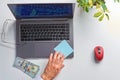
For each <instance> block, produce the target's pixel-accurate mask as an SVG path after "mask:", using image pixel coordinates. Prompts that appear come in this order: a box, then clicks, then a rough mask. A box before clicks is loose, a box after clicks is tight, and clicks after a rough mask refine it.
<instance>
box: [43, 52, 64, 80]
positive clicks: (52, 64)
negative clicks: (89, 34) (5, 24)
mask: <svg viewBox="0 0 120 80" xmlns="http://www.w3.org/2000/svg"><path fill="white" fill-rule="evenodd" d="M63 61H64V56H63V55H62V54H60V53H58V52H55V54H54V55H53V53H51V54H50V57H49V61H48V64H47V66H46V68H45V70H44V72H43V74H42V75H41V77H42V78H43V80H53V79H54V78H55V77H56V76H57V74H58V73H59V72H60V71H61V69H62V68H63V67H64V64H63Z"/></svg>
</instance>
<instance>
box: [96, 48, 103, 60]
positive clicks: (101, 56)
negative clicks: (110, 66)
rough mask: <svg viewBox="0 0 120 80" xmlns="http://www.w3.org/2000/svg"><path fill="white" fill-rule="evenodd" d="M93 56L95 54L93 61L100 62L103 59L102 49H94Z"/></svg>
mask: <svg viewBox="0 0 120 80" xmlns="http://www.w3.org/2000/svg"><path fill="white" fill-rule="evenodd" d="M94 54H95V59H96V60H97V61H101V60H102V59H103V57H104V50H103V47H101V46H96V47H95V48H94Z"/></svg>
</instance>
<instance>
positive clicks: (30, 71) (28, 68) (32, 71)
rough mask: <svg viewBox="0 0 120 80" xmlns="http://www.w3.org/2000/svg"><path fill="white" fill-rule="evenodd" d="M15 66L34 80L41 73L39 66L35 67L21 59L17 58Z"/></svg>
mask: <svg viewBox="0 0 120 80" xmlns="http://www.w3.org/2000/svg"><path fill="white" fill-rule="evenodd" d="M13 66H14V67H16V68H18V69H19V70H21V71H23V72H24V73H26V74H27V75H29V76H30V77H32V78H34V77H35V76H36V74H37V73H38V71H39V66H38V65H35V64H33V63H31V62H29V61H27V60H25V59H22V58H20V57H16V59H15V61H14V64H13Z"/></svg>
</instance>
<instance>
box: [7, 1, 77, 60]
mask: <svg viewBox="0 0 120 80" xmlns="http://www.w3.org/2000/svg"><path fill="white" fill-rule="evenodd" d="M8 7H9V9H10V11H11V12H12V14H13V15H14V16H15V18H16V56H17V57H21V58H24V59H27V58H48V57H49V55H50V53H54V48H55V47H56V46H57V45H58V44H59V43H60V42H61V41H63V40H66V41H67V42H68V43H69V44H70V46H71V47H72V48H73V14H74V7H75V4H74V3H39V4H36V3H32V4H8ZM73 56H74V52H73V53H72V54H70V55H69V56H68V57H67V58H72V57H73Z"/></svg>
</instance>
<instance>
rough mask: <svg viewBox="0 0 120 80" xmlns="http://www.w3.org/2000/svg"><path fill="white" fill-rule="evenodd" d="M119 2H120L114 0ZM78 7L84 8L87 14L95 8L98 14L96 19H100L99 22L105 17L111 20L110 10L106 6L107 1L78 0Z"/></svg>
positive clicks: (116, 0)
mask: <svg viewBox="0 0 120 80" xmlns="http://www.w3.org/2000/svg"><path fill="white" fill-rule="evenodd" d="M114 1H115V2H119V1H120V0H114ZM77 3H78V7H82V8H83V10H84V11H85V12H89V9H90V8H93V7H95V8H96V13H95V14H94V17H95V18H98V20H99V21H102V20H103V18H104V17H107V19H108V20H109V15H108V13H109V10H108V8H107V6H106V2H105V0H77Z"/></svg>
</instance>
